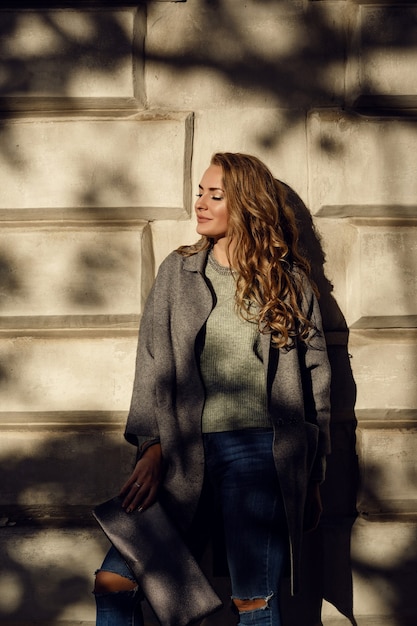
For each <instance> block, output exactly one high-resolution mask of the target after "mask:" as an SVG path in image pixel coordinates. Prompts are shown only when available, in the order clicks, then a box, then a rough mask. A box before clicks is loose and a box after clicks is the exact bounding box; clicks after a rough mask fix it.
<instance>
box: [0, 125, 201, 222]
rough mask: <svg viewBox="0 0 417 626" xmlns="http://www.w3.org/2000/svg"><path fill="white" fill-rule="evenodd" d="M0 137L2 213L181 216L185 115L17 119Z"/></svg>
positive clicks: (188, 131)
mask: <svg viewBox="0 0 417 626" xmlns="http://www.w3.org/2000/svg"><path fill="white" fill-rule="evenodd" d="M0 137H1V141H2V142H3V145H4V146H7V147H8V148H7V150H6V149H5V150H4V151H3V152H2V155H0V189H1V194H0V209H16V210H17V209H32V210H34V209H66V210H67V209H68V210H70V209H71V210H73V212H72V214H74V215H75V217H76V216H77V213H76V211H78V216H79V217H83V215H85V214H87V215H88V214H89V213H88V209H90V208H97V207H102V208H103V209H104V208H106V209H108V208H115V209H117V208H119V209H125V208H126V207H131V208H132V209H136V218H143V217H145V219H147V218H149V217H152V216H153V217H158V216H159V217H161V216H162V217H165V218H166V217H168V216H171V218H172V219H175V218H178V217H179V216H182V215H187V211H188V209H189V168H190V161H191V147H192V146H191V138H192V117H191V116H189V115H188V114H186V113H184V114H182V113H178V114H172V115H171V114H168V113H166V114H157V113H143V114H137V115H133V116H131V117H125V118H119V119H109V118H108V119H100V118H96V119H86V118H83V119H81V118H80V119H70V118H57V117H55V118H41V119H38V118H36V119H28V118H26V119H16V120H13V121H9V122H7V123H6V124H4V125H3V127H2V129H1V134H0ZM40 215H41V216H42V214H40ZM92 215H93V216H94V214H92ZM113 218H114V219H117V212H114V213H113Z"/></svg>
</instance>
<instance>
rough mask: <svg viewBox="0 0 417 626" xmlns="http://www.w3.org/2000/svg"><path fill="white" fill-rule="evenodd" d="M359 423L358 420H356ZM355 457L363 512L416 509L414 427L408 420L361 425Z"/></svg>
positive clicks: (416, 445) (416, 442)
mask: <svg viewBox="0 0 417 626" xmlns="http://www.w3.org/2000/svg"><path fill="white" fill-rule="evenodd" d="M360 424H362V422H361V421H360ZM357 434H358V456H359V468H360V476H361V488H360V492H359V495H358V510H359V511H360V512H361V513H363V514H381V513H382V514H384V513H416V512H417V480H416V478H417V470H416V458H417V426H416V424H413V423H412V422H409V423H408V426H407V425H406V424H401V425H400V426H397V425H396V423H395V420H392V421H391V423H390V424H385V427H384V426H382V425H381V424H379V425H378V424H372V422H367V426H366V425H365V424H364V425H363V426H362V425H361V426H360V428H359V429H358V430H357Z"/></svg>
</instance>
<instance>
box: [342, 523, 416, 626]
mask: <svg viewBox="0 0 417 626" xmlns="http://www.w3.org/2000/svg"><path fill="white" fill-rule="evenodd" d="M416 530H417V525H416V522H415V521H408V522H407V521H392V522H387V521H381V522H378V521H373V522H368V521H365V520H363V519H358V520H357V521H356V523H355V525H354V527H353V532H352V551H351V556H352V568H353V599H354V614H355V617H358V618H359V620H360V621H359V624H362V623H363V624H367V623H368V622H366V619H365V618H366V617H368V618H371V617H375V618H376V619H375V624H387V625H388V624H389V625H390V626H391V624H393V625H395V624H398V623H404V624H410V626H411V624H412V623H413V617H414V618H415V588H416V584H417V580H416V568H415V559H416V541H415V537H416ZM384 620H385V621H384ZM391 620H392V621H391ZM372 623H374V622H372V621H371V624H372Z"/></svg>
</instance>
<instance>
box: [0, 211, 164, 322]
mask: <svg viewBox="0 0 417 626" xmlns="http://www.w3.org/2000/svg"><path fill="white" fill-rule="evenodd" d="M0 248H1V253H0V258H1V265H2V289H1V295H0V315H2V316H29V315H30V316H56V315H94V314H96V315H101V316H102V315H107V316H111V315H139V314H140V312H141V307H142V299H143V296H144V295H145V292H147V290H148V287H149V284H150V282H151V281H152V279H153V257H152V252H151V249H150V248H151V242H150V231H149V227H148V226H147V223H146V222H135V223H132V224H129V223H128V224H126V225H118V226H113V225H111V224H109V225H101V226H100V225H97V224H93V223H90V224H84V225H82V224H78V225H73V226H71V225H70V226H65V225H64V226H63V224H62V223H58V224H52V225H46V226H45V225H43V224H42V223H39V222H38V223H37V224H36V225H34V224H26V225H25V226H23V225H19V226H16V227H11V228H4V229H3V230H0ZM45 325H46V326H47V320H45Z"/></svg>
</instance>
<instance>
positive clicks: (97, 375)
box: [0, 329, 137, 412]
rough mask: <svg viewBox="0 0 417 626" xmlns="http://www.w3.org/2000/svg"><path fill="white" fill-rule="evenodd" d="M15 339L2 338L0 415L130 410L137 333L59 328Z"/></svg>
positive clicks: (30, 332) (0, 352) (0, 345)
mask: <svg viewBox="0 0 417 626" xmlns="http://www.w3.org/2000/svg"><path fill="white" fill-rule="evenodd" d="M13 335H16V336H13ZM19 335H20V333H14V332H13V331H12V332H11V333H10V336H7V334H3V335H2V336H1V337H0V369H1V372H2V407H1V410H2V411H11V412H12V411H31V412H32V411H33V412H36V411H73V410H85V411H120V410H127V409H128V407H129V402H130V395H131V390H132V381H133V374H134V367H135V353H136V342H137V340H136V337H137V332H136V331H135V330H133V329H132V330H131V331H128V330H126V331H119V332H117V331H115V330H114V329H113V330H111V329H110V330H107V331H106V330H94V329H91V330H78V329H73V330H68V331H67V332H65V331H63V330H62V329H61V330H57V331H55V332H54V331H45V332H43V331H33V332H32V331H25V333H24V334H23V335H22V336H19Z"/></svg>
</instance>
